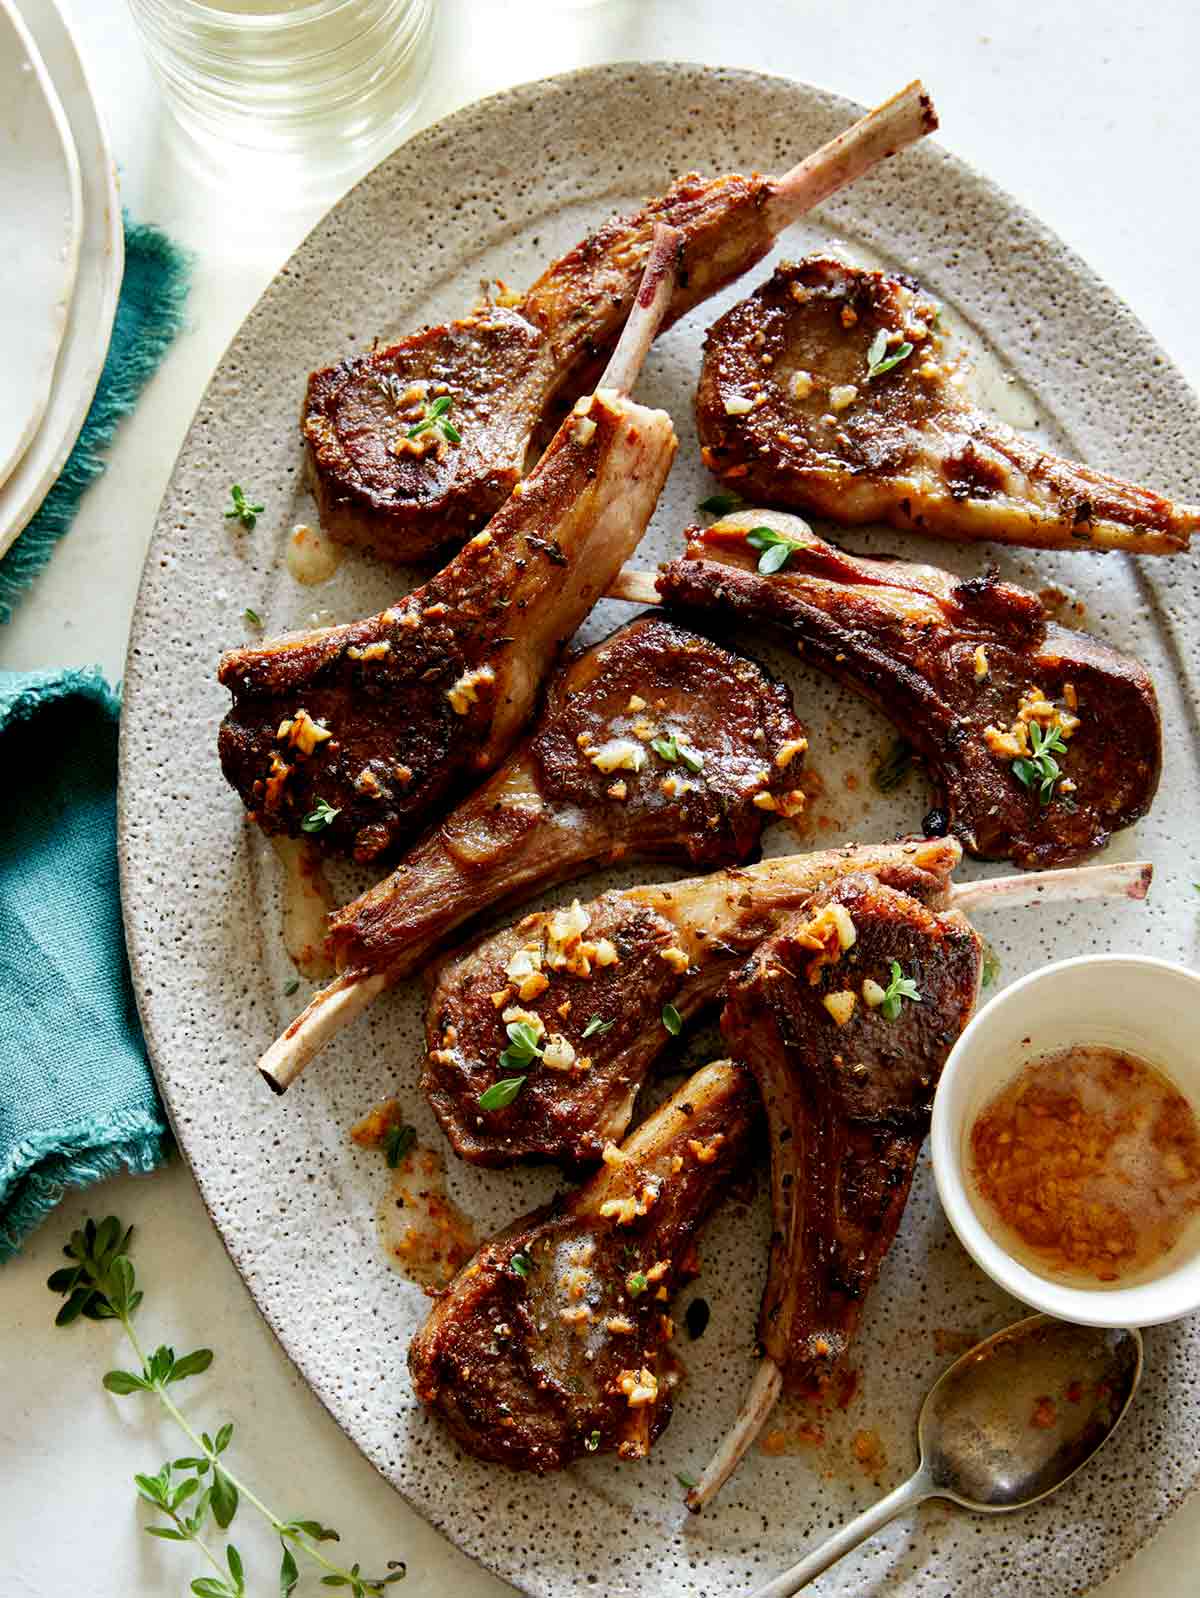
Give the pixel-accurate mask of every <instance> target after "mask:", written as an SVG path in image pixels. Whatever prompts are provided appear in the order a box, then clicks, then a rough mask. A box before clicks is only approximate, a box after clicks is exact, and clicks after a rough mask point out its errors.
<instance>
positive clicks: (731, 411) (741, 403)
mask: <svg viewBox="0 0 1200 1598" xmlns="http://www.w3.org/2000/svg"><path fill="white" fill-rule="evenodd" d="M753 409H754V401H753V400H748V399H746V398H745V396H744V395H742V394H734V395H732V396H731V397H730V398H729V399H727V400H726V401H725V414H726V416H745V414H746V412H747V411H752V410H753Z"/></svg>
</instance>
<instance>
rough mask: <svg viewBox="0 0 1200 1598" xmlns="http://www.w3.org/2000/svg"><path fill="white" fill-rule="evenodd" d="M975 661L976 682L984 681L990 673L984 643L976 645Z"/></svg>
mask: <svg viewBox="0 0 1200 1598" xmlns="http://www.w3.org/2000/svg"><path fill="white" fill-rule="evenodd" d="M974 661H975V681H976V682H982V681H983V679H984V678H985V677H986V676H987V674H988V658H987V650H986V649H985V648H984V647H983V645H982V644H978V645H976V648H975V655H974Z"/></svg>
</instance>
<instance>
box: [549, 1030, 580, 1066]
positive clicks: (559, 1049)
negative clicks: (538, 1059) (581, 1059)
mask: <svg viewBox="0 0 1200 1598" xmlns="http://www.w3.org/2000/svg"><path fill="white" fill-rule="evenodd" d="M542 1064H543V1065H544V1066H545V1067H546V1069H547V1070H548V1071H569V1070H570V1069H571V1067H572V1066H573V1065H574V1064H575V1046H574V1044H572V1043H570V1042H568V1040H567V1039H566V1038H565V1037H563V1035H562V1033H561V1032H552V1033H551V1034H550V1037H549V1040H548V1042H547V1044H546V1047H545V1048H544V1049H543V1050H542Z"/></svg>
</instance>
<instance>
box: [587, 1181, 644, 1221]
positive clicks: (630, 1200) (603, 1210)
mask: <svg viewBox="0 0 1200 1598" xmlns="http://www.w3.org/2000/svg"><path fill="white" fill-rule="evenodd" d="M657 1197H658V1190H657V1188H654V1187H651V1186H650V1184H649V1183H648V1182H647V1183H646V1184H645V1185H644V1186H643V1188H642V1191H641V1193H640V1194H639V1195H638V1196H637V1197H635V1196H634V1195H633V1194H632V1193H628V1194H626V1196H625V1197H624V1198H611V1199H605V1200H604V1203H603V1204H601V1206H600V1217H601V1219H602V1220H606V1221H607V1220H610V1219H614V1218H615V1220H616V1222H617V1224H618V1226H629V1225H631V1224H632V1223H633V1222H634V1221H636V1220H640V1219H641V1217H642V1216H643V1215H649V1213H650V1207H651V1205H652V1204H653V1203H654V1201H655V1199H657Z"/></svg>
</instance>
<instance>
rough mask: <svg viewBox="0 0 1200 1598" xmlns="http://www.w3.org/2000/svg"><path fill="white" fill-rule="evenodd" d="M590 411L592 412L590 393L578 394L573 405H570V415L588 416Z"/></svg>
mask: <svg viewBox="0 0 1200 1598" xmlns="http://www.w3.org/2000/svg"><path fill="white" fill-rule="evenodd" d="M591 413H592V396H591V395H590V394H581V395H580V396H579V398H578V399H577V400H576V401H575V403H574V405H572V406H571V415H572V416H590V415H591Z"/></svg>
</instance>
